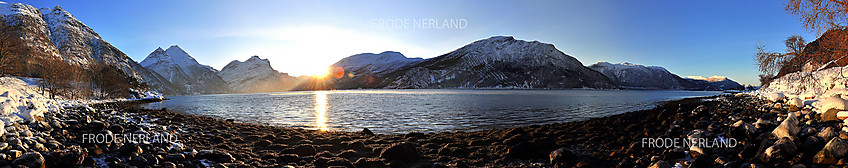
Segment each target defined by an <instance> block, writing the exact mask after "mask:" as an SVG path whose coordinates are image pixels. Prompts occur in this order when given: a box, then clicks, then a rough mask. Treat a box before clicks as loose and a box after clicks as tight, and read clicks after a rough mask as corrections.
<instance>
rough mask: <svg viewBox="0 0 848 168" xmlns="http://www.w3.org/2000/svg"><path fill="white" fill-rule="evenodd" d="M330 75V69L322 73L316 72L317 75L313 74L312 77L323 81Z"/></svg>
mask: <svg viewBox="0 0 848 168" xmlns="http://www.w3.org/2000/svg"><path fill="white" fill-rule="evenodd" d="M328 75H330V69H329V68H327V69H324V70H323V71H320V72H316V73H315V74H312V77H313V78H321V79H323V78H326V77H327V76H328Z"/></svg>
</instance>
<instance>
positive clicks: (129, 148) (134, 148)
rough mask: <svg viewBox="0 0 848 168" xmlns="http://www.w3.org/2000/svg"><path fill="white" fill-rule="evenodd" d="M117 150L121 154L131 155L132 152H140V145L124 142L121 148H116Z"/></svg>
mask: <svg viewBox="0 0 848 168" xmlns="http://www.w3.org/2000/svg"><path fill="white" fill-rule="evenodd" d="M118 151H120V153H121V155H133V154H141V152H142V149H141V147H140V146H138V145H136V144H135V143H127V144H124V145H123V146H121V148H120V149H118Z"/></svg>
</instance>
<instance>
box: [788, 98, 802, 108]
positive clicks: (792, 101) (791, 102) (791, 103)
mask: <svg viewBox="0 0 848 168" xmlns="http://www.w3.org/2000/svg"><path fill="white" fill-rule="evenodd" d="M789 106H795V107H796V108H799V109H800V108H804V100H801V99H799V98H797V97H793V98H791V99H789Z"/></svg>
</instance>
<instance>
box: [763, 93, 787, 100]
mask: <svg viewBox="0 0 848 168" xmlns="http://www.w3.org/2000/svg"><path fill="white" fill-rule="evenodd" d="M766 97H767V98H768V100H769V101H772V102H778V101H781V100H783V98H784V96H783V93H780V92H776V93H769V94H767V95H766Z"/></svg>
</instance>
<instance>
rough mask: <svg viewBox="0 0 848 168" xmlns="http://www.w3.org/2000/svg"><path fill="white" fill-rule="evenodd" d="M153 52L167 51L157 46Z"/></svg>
mask: <svg viewBox="0 0 848 168" xmlns="http://www.w3.org/2000/svg"><path fill="white" fill-rule="evenodd" d="M153 52H165V50H163V49H162V47H156V50H153Z"/></svg>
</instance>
